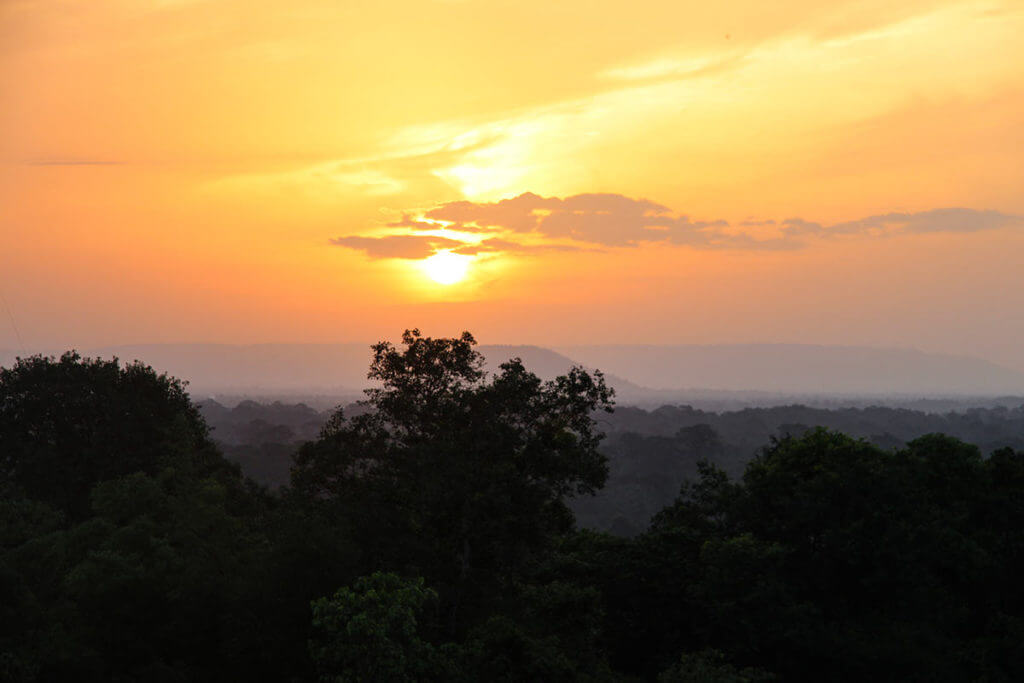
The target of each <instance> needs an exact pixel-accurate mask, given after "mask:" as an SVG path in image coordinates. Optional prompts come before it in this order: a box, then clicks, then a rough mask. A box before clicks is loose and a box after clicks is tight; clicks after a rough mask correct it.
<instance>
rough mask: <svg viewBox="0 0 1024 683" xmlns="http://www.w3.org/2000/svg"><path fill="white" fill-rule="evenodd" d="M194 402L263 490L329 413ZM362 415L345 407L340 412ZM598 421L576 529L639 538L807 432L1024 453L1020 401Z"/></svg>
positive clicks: (625, 409)
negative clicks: (597, 467)
mask: <svg viewBox="0 0 1024 683" xmlns="http://www.w3.org/2000/svg"><path fill="white" fill-rule="evenodd" d="M198 406H199V409H200V411H201V412H202V414H203V416H204V417H205V418H206V420H207V422H208V423H209V424H210V426H211V428H212V429H213V432H212V434H213V438H214V439H215V440H216V442H217V444H218V446H219V447H220V448H221V449H222V451H223V453H224V455H225V457H227V458H228V459H229V460H232V461H234V462H237V463H239V464H240V465H241V467H242V472H243V473H244V474H245V475H246V476H249V477H252V478H253V479H254V480H256V481H258V482H260V483H262V484H265V485H267V486H269V487H271V488H277V487H280V486H287V485H288V483H289V477H290V468H291V463H292V457H293V456H294V454H295V453H296V452H297V451H298V449H299V447H300V446H301V445H302V444H303V443H305V442H306V441H309V440H312V439H314V438H316V435H317V434H318V433H319V430H320V429H321V428H322V426H323V424H324V423H325V422H326V421H327V420H328V419H330V415H331V411H323V412H321V411H317V410H314V409H313V408H310V407H309V406H306V405H304V404H282V403H268V404H261V403H257V402H255V401H242V402H241V403H239V404H238V405H236V406H234V407H232V408H228V407H225V406H222V405H220V404H219V403H217V402H216V401H213V400H209V399H208V400H205V401H201V402H200V403H199V404H198ZM364 409H365V407H364V406H359V405H352V406H346V408H345V414H346V415H354V414H358V413H359V412H361V411H362V410H364ZM598 424H599V427H600V428H601V430H602V431H603V432H604V433H605V434H606V437H607V438H606V439H605V440H604V442H603V443H602V445H601V452H602V453H603V454H604V455H605V456H607V458H608V465H609V475H608V480H607V482H606V483H605V486H604V488H603V489H602V490H601V491H600V492H598V494H597V495H596V496H594V497H590V496H585V497H579V498H576V499H574V500H572V501H570V507H571V508H572V510H573V512H574V513H575V515H576V520H577V522H578V523H579V524H580V525H581V526H583V527H586V528H590V529H596V530H599V531H609V532H611V533H614V534H616V535H620V536H622V535H624V536H634V535H636V534H639V533H642V532H643V531H644V530H645V529H646V528H647V526H648V524H649V522H650V519H651V517H653V516H654V515H655V514H657V512H658V511H659V510H661V509H662V508H663V507H665V506H666V505H669V504H670V503H671V502H672V501H673V500H674V499H675V498H676V496H677V495H678V494H679V487H680V485H681V484H682V483H683V482H684V481H685V480H687V479H692V478H693V477H696V476H697V463H698V462H700V461H702V460H707V461H709V462H711V463H713V464H715V465H716V466H718V467H720V468H721V469H723V470H725V471H726V473H728V474H729V475H730V476H733V477H739V476H740V475H742V474H743V470H744V468H745V467H746V465H747V463H748V462H750V461H751V459H753V457H754V456H755V455H756V454H757V453H758V451H759V450H760V449H761V447H762V446H763V445H764V444H765V443H766V442H768V440H769V439H771V438H773V437H775V438H779V437H783V436H786V435H792V436H800V435H802V434H803V433H805V432H806V431H808V430H809V429H811V428H812V427H817V426H823V427H828V428H829V429H833V430H837V431H840V432H843V433H845V434H849V435H850V436H854V437H862V438H865V439H867V440H868V441H870V442H871V443H873V444H875V445H877V446H880V447H882V448H885V449H887V450H893V449H900V448H903V447H905V446H906V445H907V444H908V443H910V442H911V441H913V440H914V439H916V438H918V437H920V436H923V435H925V434H934V433H943V434H947V435H949V436H955V437H957V438H959V439H962V440H964V441H966V442H968V443H972V444H975V445H977V446H978V447H979V448H980V449H981V451H982V452H983V453H991V452H992V451H994V450H997V449H999V448H1007V447H1009V448H1013V449H1015V450H1024V405H1021V406H1018V407H1016V408H1007V407H1002V406H997V407H972V408H968V409H965V410H959V411H946V412H942V413H935V412H932V413H929V412H923V411H919V410H910V409H907V408H892V407H882V406H876V407H867V408H831V409H826V408H813V407H808V406H803V405H787V406H776V407H771V408H745V409H742V410H733V411H726V412H710V411H705V410H697V409H694V408H691V407H689V406H663V407H661V408H658V409H656V410H644V409H641V408H636V407H631V406H619V407H617V408H616V410H615V412H614V413H613V414H601V415H600V416H599V419H598Z"/></svg>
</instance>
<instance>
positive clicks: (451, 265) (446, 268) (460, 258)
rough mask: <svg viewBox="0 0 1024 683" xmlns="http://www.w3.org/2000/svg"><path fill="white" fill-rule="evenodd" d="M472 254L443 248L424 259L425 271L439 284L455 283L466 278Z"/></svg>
mask: <svg viewBox="0 0 1024 683" xmlns="http://www.w3.org/2000/svg"><path fill="white" fill-rule="evenodd" d="M472 260H473V257H472V256H464V255H462V254H453V253H452V252H451V251H450V250H448V249H443V250H441V251H439V252H437V253H436V254H434V255H433V256H431V257H430V258H428V259H425V260H424V261H423V272H424V273H426V275H427V277H429V278H430V279H431V280H433V281H434V282H436V283H437V284H439V285H454V284H455V283H456V282H461V281H462V280H465V279H466V274H467V272H468V271H469V263H470V261H472Z"/></svg>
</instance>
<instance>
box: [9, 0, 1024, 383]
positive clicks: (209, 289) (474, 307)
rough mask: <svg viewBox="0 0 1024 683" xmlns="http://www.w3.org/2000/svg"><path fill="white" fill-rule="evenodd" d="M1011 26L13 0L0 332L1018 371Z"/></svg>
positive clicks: (40, 343) (923, 14) (868, 8)
mask: <svg viewBox="0 0 1024 683" xmlns="http://www.w3.org/2000/svg"><path fill="white" fill-rule="evenodd" d="M1022 35H1024V2H1021V0H1003V1H1002V2H998V1H997V2H924V1H918V0H906V1H904V2H899V3H893V2H891V0H887V1H886V2H881V1H877V2H876V1H874V0H860V1H857V2H843V1H835V2H827V3H823V2H818V1H814V2H811V1H809V0H808V1H805V0H795V1H787V0H780V1H779V2H773V3H766V2H763V0H747V1H744V2H720V3H708V2H704V1H701V2H690V1H689V0H685V1H681V0H671V1H665V2H629V3H625V2H600V1H595V0H587V1H585V2H584V1H576V0H571V1H560V2H550V1H544V2H534V1H533V0H516V1H514V2H512V1H509V2H505V1H504V0H436V1H432V0H388V1H387V2H384V1H381V0H375V1H365V2H364V1H362V0H343V1H341V0H289V1H288V2H281V1H279V0H275V1H273V2H271V1H268V0H244V1H243V0H162V1H150V2H145V1H143V0H91V1H90V2H81V1H78V0H75V1H72V0H3V1H2V2H0V292H2V294H3V296H4V298H5V299H6V302H7V307H8V308H9V309H10V312H11V315H12V316H13V320H14V325H16V326H17V328H18V330H19V331H20V336H21V338H22V341H21V342H19V341H18V338H17V335H16V333H15V331H14V325H12V324H11V319H10V318H9V317H8V316H7V314H6V313H5V312H3V311H0V314H2V315H3V317H2V318H0V348H3V347H6V348H18V347H19V346H22V345H23V346H25V347H28V348H29V349H30V350H31V349H34V348H38V347H53V346H67V345H78V346H81V347H87V346H91V345H103V344H115V343H137V342H169V341H222V342H264V341H372V340H375V339H378V338H381V337H384V336H388V337H393V336H395V334H396V333H397V332H399V331H400V330H401V329H402V328H404V327H408V326H414V325H418V326H420V327H421V328H423V329H424V331H425V332H427V333H430V334H448V333H454V332H457V331H459V330H461V329H464V328H466V329H470V330H472V331H474V332H475V333H476V334H477V336H478V338H480V339H481V340H483V341H486V342H490V343H503V342H504V343H518V342H532V343H541V344H567V343H588V342H593V343H601V342H653V343H670V342H700V343H708V342H755V341H779V342H806V343H825V344H870V345H886V346H889V345H894V346H913V347H917V348H922V349H925V350H934V351H949V352H963V353H973V354H976V355H980V356H984V357H988V358H990V359H992V360H996V361H1000V362H1004V363H1007V364H1010V365H1014V366H1015V367H1018V368H1022V369H1024V343H1022V341H1024V221H1022V219H1021V218H1020V217H1021V216H1022V215H1024V42H1022V41H1021V40H1020V36H1022ZM525 193H532V194H530V195H526V196H525V197H523V196H522V195H524V194H525ZM516 197H519V199H517V200H515V201H505V202H501V200H511V199H513V198H516ZM455 202H464V203H461V204H455ZM389 224H391V225H389ZM488 241H490V242H489V243H488ZM440 249H445V250H448V251H450V252H453V253H455V254H458V253H459V252H462V256H460V257H458V258H455V259H454V260H455V261H459V260H460V259H461V263H462V265H463V266H465V268H466V274H465V275H466V276H465V279H463V280H461V281H459V282H457V283H455V284H439V283H437V282H434V281H433V280H431V279H430V278H429V277H428V274H427V273H426V272H425V270H424V268H423V261H422V259H423V257H425V256H429V255H430V254H431V253H433V252H436V251H438V250H440ZM393 256H405V257H411V258H393Z"/></svg>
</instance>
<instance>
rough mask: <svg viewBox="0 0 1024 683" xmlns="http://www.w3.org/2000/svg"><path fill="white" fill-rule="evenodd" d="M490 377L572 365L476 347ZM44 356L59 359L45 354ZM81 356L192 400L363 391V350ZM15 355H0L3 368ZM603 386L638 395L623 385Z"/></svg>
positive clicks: (517, 349) (148, 349)
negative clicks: (145, 367) (517, 361)
mask: <svg viewBox="0 0 1024 683" xmlns="http://www.w3.org/2000/svg"><path fill="white" fill-rule="evenodd" d="M477 348H478V349H479V351H480V352H481V353H483V355H484V356H485V357H486V359H487V370H488V371H490V372H494V371H496V370H497V369H498V366H499V365H500V364H501V363H503V362H505V361H507V360H509V359H510V358H515V357H518V358H521V359H522V360H523V363H524V364H525V365H526V367H527V368H529V369H530V370H531V371H533V372H535V373H537V375H539V376H540V377H541V378H543V379H551V378H553V377H556V376H558V375H560V374H564V373H565V372H566V371H567V370H568V369H569V368H571V367H572V366H573V365H574V364H575V361H573V360H572V359H570V358H566V357H565V356H563V355H561V354H559V353H557V352H555V351H552V350H550V349H545V348H542V347H539V346H511V345H505V346H489V345H481V346H478V347H477ZM48 353H55V354H56V353H59V352H58V351H51V352H48ZM81 353H82V354H83V355H87V356H102V357H105V358H109V357H112V356H117V357H118V358H120V359H121V360H123V361H132V360H136V359H139V360H142V361H144V362H146V363H147V364H149V365H151V366H153V367H154V368H156V369H157V370H159V371H161V372H167V373H169V374H171V375H174V376H175V377H179V378H181V379H185V380H188V382H189V383H190V390H191V391H192V393H193V394H195V395H202V394H223V393H230V394H239V395H244V394H267V395H273V394H278V393H279V394H323V395H332V396H348V395H352V396H355V395H358V394H360V393H361V392H362V390H363V389H364V388H366V387H367V386H369V382H368V380H367V378H366V372H367V368H368V367H369V365H370V357H371V351H370V345H369V344H251V345H235V344H138V345H132V346H109V347H103V348H96V349H84V350H81ZM15 355H17V354H15V353H13V352H6V353H3V352H0V364H2V365H8V364H10V362H12V361H13V360H14V357H15ZM609 382H611V383H613V384H615V385H616V386H619V387H622V388H628V389H631V390H634V391H642V388H641V387H635V386H633V385H632V384H631V383H630V382H628V381H627V380H625V379H622V378H618V377H612V378H609Z"/></svg>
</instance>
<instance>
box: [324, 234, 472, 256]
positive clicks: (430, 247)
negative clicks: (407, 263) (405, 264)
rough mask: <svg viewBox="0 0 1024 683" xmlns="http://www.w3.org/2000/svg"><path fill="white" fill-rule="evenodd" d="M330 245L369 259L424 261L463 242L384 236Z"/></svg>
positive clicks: (340, 240)
mask: <svg viewBox="0 0 1024 683" xmlns="http://www.w3.org/2000/svg"><path fill="white" fill-rule="evenodd" d="M331 244H333V245H335V246H338V247H347V248H349V249H356V250H358V251H362V252H363V253H365V254H366V255H367V256H369V257H370V258H374V259H380V258H402V259H424V258H427V257H428V256H431V255H432V254H433V253H434V252H436V251H438V250H440V249H451V248H453V247H458V246H461V245H463V244H465V242H460V241H459V240H453V239H448V238H447V237H435V236H434V235H386V236H384V237H359V236H355V235H353V236H349V237H336V238H334V239H332V240H331Z"/></svg>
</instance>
